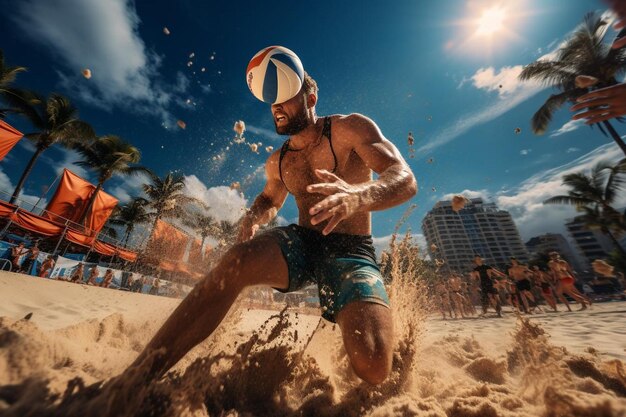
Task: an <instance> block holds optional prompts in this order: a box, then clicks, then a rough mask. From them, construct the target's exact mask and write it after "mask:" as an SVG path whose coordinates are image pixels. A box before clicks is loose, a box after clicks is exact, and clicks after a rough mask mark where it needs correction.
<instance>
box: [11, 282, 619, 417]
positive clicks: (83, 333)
mask: <svg viewBox="0 0 626 417" xmlns="http://www.w3.org/2000/svg"><path fill="white" fill-rule="evenodd" d="M392 297H393V294H392ZM398 299H399V300H401V298H398ZM179 302H180V301H179V300H175V299H169V298H164V297H156V296H150V295H145V294H136V293H127V292H122V291H117V290H110V289H103V288H96V287H88V286H85V285H78V284H70V283H64V282H56V281H50V280H44V279H40V278H35V277H27V276H24V275H17V274H11V273H0V317H1V318H0V415H7V416H44V415H45V416H48V415H51V416H56V415H58V416H73V415H76V416H78V415H111V416H113V415H155V416H206V415H211V416H219V415H223V416H274V415H277V416H296V415H311V416H361V415H365V416H377V417H378V416H433V417H434V416H459V417H460V416H464V417H465V416H476V417H478V416H589V417H591V416H594V417H595V416H626V371H625V370H624V362H623V361H625V360H626V337H624V336H625V332H626V325H624V323H625V322H626V303H623V302H614V303H607V304H602V305H594V306H593V307H592V309H591V310H589V311H586V312H578V311H575V312H573V313H565V312H561V313H545V314H540V315H536V316H531V317H530V318H529V320H521V319H518V318H517V317H516V316H515V315H514V314H511V313H509V314H505V317H504V318H503V319H496V318H487V319H466V320H457V321H454V320H449V321H443V320H441V319H440V318H438V317H437V316H436V315H429V316H428V317H426V318H425V317H418V316H419V314H418V313H415V317H413V316H409V315H406V313H407V309H406V306H404V307H402V308H403V309H404V310H401V311H403V312H404V313H405V315H404V316H402V317H401V318H400V319H399V320H398V321H399V322H402V326H403V327H402V328H401V329H400V330H399V331H398V333H399V340H398V345H397V350H396V354H395V356H394V370H393V373H392V375H391V376H390V378H389V379H388V380H387V381H386V382H385V383H383V384H382V385H380V386H378V387H371V386H369V385H367V384H365V383H362V382H360V381H359V380H358V378H356V376H355V375H354V374H353V373H352V371H351V369H350V367H349V365H348V362H347V359H346V354H345V352H344V351H343V348H342V344H341V339H340V334H339V332H338V328H336V326H333V325H332V324H330V323H327V322H323V321H322V322H320V319H319V316H316V315H310V314H296V313H293V312H291V313H290V312H289V311H287V312H285V313H284V314H283V315H282V316H281V315H279V316H276V314H277V311H272V310H262V309H251V310H248V309H247V308H245V307H242V306H241V304H240V305H239V307H237V308H235V309H234V310H233V311H231V313H230V314H229V316H228V317H227V319H226V320H225V322H224V324H223V325H222V326H221V327H220V328H219V329H218V330H217V331H216V332H215V333H214V335H212V336H211V337H210V338H209V339H208V340H207V341H205V342H204V343H202V344H201V345H199V346H198V347H197V348H196V349H194V350H193V351H192V352H190V354H188V355H187V357H185V358H184V359H183V360H182V361H181V362H180V363H179V364H178V365H177V367H176V368H175V369H174V372H173V373H170V374H169V375H168V376H167V377H166V378H164V379H163V380H161V381H159V382H157V383H152V384H144V383H143V381H142V379H141V375H140V372H138V374H137V375H134V376H133V375H131V377H129V378H127V379H126V380H124V381H121V380H119V379H115V378H113V377H115V376H116V375H119V374H120V373H122V372H123V371H124V369H125V368H126V367H127V366H128V364H130V363H131V362H132V361H133V359H134V358H135V357H136V356H137V354H138V353H139V352H140V350H141V349H142V347H143V346H144V345H145V344H146V343H147V342H148V341H149V339H150V337H151V335H152V334H153V333H154V332H155V330H156V329H157V328H158V326H159V325H160V324H161V323H162V322H163V321H164V320H165V318H166V317H167V316H168V314H169V313H170V312H171V311H172V309H173V308H175V307H176V305H177V304H178V303H179ZM398 304H402V303H401V302H398ZM560 308H561V309H563V306H560ZM29 313H32V316H31V317H30V319H28V320H26V319H24V317H25V316H26V315H27V314H29ZM396 314H399V313H398V312H396ZM273 315H274V317H273V318H272V316H273ZM318 324H319V326H318ZM111 378H113V379H111ZM103 380H104V381H105V382H104V383H103V384H101V383H99V381H103ZM68 383H69V387H70V389H68ZM94 383H95V385H92V386H91V387H89V386H90V385H91V384H94ZM112 398H116V399H115V400H112Z"/></svg>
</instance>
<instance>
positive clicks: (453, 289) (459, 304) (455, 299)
mask: <svg viewBox="0 0 626 417" xmlns="http://www.w3.org/2000/svg"><path fill="white" fill-rule="evenodd" d="M448 287H449V288H450V296H451V298H452V303H453V304H454V317H455V318H456V317H458V314H461V317H462V318H465V303H466V300H465V297H464V296H463V289H462V288H461V280H460V279H459V277H457V276H456V275H454V274H452V275H450V278H449V279H448Z"/></svg>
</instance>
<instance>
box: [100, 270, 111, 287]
mask: <svg viewBox="0 0 626 417" xmlns="http://www.w3.org/2000/svg"><path fill="white" fill-rule="evenodd" d="M111 281H113V271H112V270H110V269H107V270H106V272H105V273H104V277H103V278H102V282H101V283H100V286H101V287H103V288H109V286H110V285H111Z"/></svg>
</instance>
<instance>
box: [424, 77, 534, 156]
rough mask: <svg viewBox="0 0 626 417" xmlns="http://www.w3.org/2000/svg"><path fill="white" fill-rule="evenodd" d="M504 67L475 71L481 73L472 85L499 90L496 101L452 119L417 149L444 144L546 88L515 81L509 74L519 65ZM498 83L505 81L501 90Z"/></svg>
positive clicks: (426, 148) (489, 89) (430, 148)
mask: <svg viewBox="0 0 626 417" xmlns="http://www.w3.org/2000/svg"><path fill="white" fill-rule="evenodd" d="M506 68H507V69H502V70H500V71H499V72H496V71H493V70H492V71H485V70H479V71H478V72H477V74H478V73H480V75H479V76H478V78H477V79H475V80H474V85H475V86H477V87H478V88H481V89H485V90H487V91H495V90H497V91H499V96H498V100H497V101H496V102H495V103H493V104H491V105H489V106H487V107H485V108H484V109H482V110H479V111H477V112H475V113H470V114H467V115H464V116H463V117H461V118H459V119H458V120H455V121H454V122H452V123H451V124H450V125H449V126H448V127H446V128H444V129H443V130H441V131H440V132H439V133H437V134H435V135H434V136H433V138H432V140H430V141H429V142H428V143H426V144H425V145H423V146H421V147H420V148H419V149H418V152H428V151H432V150H433V149H436V148H438V147H440V146H442V145H445V144H446V143H449V142H451V141H453V140H454V139H456V138H457V137H459V136H461V135H462V134H464V133H466V132H467V131H469V130H470V129H472V128H474V127H476V126H479V125H482V124H484V123H487V122H490V121H491V120H494V119H496V118H498V117H500V116H502V115H503V114H505V113H507V112H508V111H509V110H511V109H513V108H515V107H517V106H518V105H519V104H521V103H523V102H524V101H526V100H528V99H529V98H531V97H532V96H534V95H535V94H537V93H538V92H540V91H541V90H543V89H544V88H546V87H544V86H541V85H539V84H538V83H535V82H519V81H518V82H515V83H514V82H513V81H512V76H513V75H514V74H516V73H517V74H519V72H518V71H517V70H516V68H520V70H521V66H517V67H506ZM481 71H482V72H481ZM503 71H504V74H503ZM500 83H505V84H502V86H503V87H502V90H504V92H502V91H500V88H499V85H500ZM505 85H506V88H505Z"/></svg>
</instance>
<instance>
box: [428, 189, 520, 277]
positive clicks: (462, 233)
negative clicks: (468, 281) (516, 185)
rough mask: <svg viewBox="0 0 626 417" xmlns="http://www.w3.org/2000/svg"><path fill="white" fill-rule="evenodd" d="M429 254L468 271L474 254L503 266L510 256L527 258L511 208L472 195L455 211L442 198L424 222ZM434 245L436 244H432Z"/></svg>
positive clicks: (448, 266)
mask: <svg viewBox="0 0 626 417" xmlns="http://www.w3.org/2000/svg"><path fill="white" fill-rule="evenodd" d="M422 231H423V232H424V236H425V237H426V241H427V242H428V245H429V252H430V256H431V257H432V258H433V259H441V260H443V261H444V262H445V263H444V267H443V268H445V269H446V270H448V271H456V272H467V271H469V270H470V269H471V268H472V261H473V258H474V256H475V255H480V256H482V257H483V258H484V259H485V262H486V263H488V264H491V265H495V266H498V267H500V268H503V267H504V266H505V265H507V264H508V263H509V259H510V257H511V256H515V257H516V258H517V259H519V261H520V262H527V261H528V252H527V251H526V247H525V246H524V244H523V243H522V239H521V238H520V235H519V232H518V230H517V227H516V226H515V223H514V222H513V218H512V217H511V215H510V214H509V212H508V211H504V210H500V209H498V207H497V206H496V205H495V204H494V203H485V202H484V201H483V199H482V198H472V199H470V200H469V202H468V203H467V204H466V206H465V208H464V209H462V210H460V211H459V212H458V213H455V212H454V211H453V210H452V205H451V202H450V201H439V202H438V203H437V204H435V206H434V207H433V208H432V210H430V211H429V212H428V213H427V214H426V216H425V217H424V220H423V221H422ZM433 245H434V246H433Z"/></svg>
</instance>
